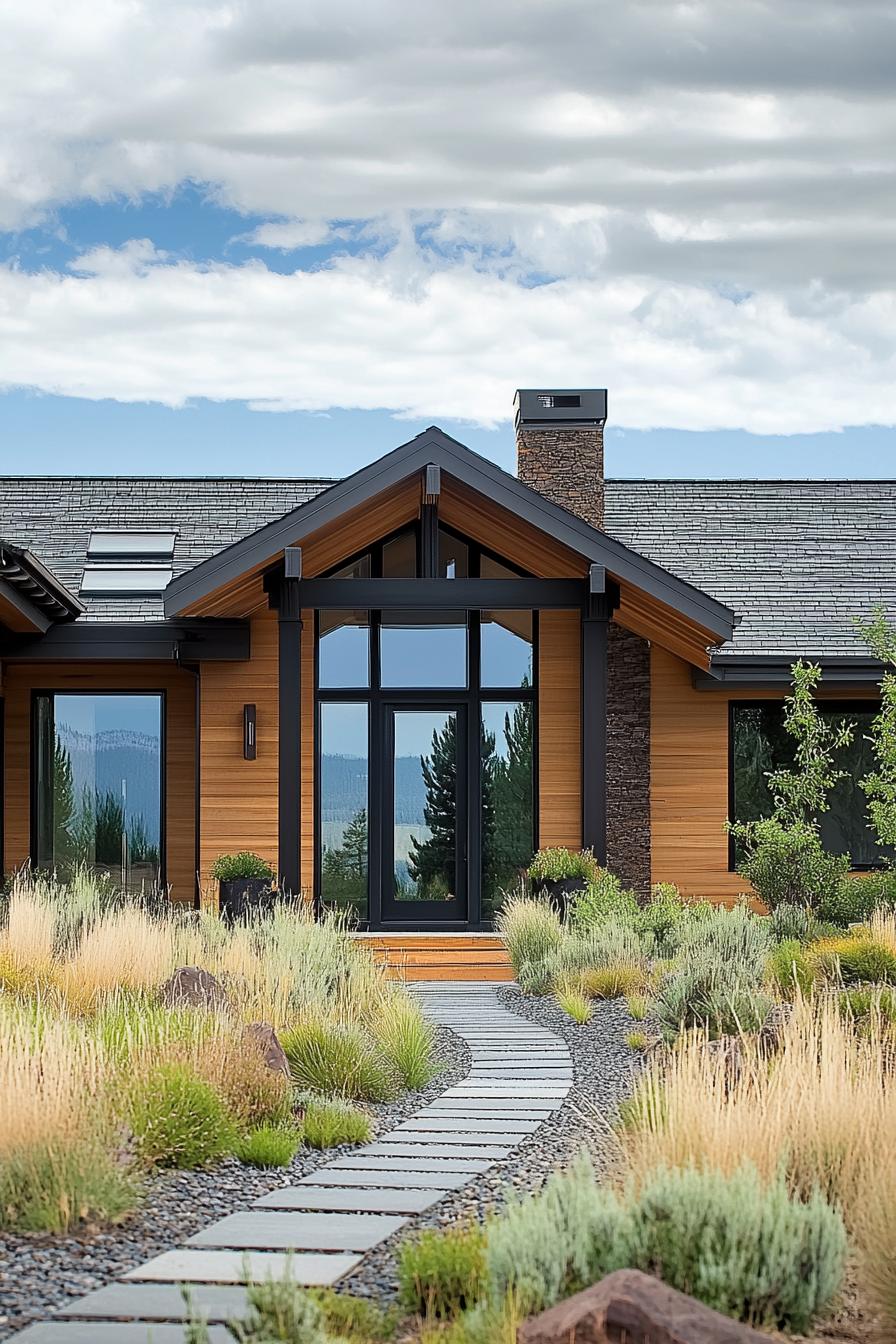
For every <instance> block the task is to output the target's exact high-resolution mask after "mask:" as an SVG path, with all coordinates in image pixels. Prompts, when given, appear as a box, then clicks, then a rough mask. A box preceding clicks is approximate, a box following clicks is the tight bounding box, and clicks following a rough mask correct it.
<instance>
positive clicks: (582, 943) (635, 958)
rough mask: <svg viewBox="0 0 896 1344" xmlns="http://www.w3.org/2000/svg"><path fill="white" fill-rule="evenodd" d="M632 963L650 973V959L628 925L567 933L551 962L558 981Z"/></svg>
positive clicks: (606, 925) (550, 964)
mask: <svg viewBox="0 0 896 1344" xmlns="http://www.w3.org/2000/svg"><path fill="white" fill-rule="evenodd" d="M607 966H628V967H632V968H634V969H636V970H639V971H640V972H641V974H642V983H643V976H644V975H645V974H646V969H647V959H646V958H645V956H644V954H643V952H642V950H641V942H640V939H639V938H638V935H637V933H636V931H635V930H634V929H633V928H632V927H631V926H630V925H628V924H623V923H609V924H604V925H595V927H594V928H591V929H588V930H587V931H585V932H583V933H573V934H567V935H566V937H565V938H564V939H563V941H562V942H561V943H560V945H559V947H557V949H556V951H555V952H554V953H553V955H552V956H551V958H550V960H549V962H548V968H547V969H548V972H549V974H550V977H551V979H552V981H553V982H554V983H559V982H560V981H561V980H564V979H569V978H571V977H577V976H579V975H580V974H581V973H582V972H584V971H591V970H597V969H600V968H602V967H607Z"/></svg>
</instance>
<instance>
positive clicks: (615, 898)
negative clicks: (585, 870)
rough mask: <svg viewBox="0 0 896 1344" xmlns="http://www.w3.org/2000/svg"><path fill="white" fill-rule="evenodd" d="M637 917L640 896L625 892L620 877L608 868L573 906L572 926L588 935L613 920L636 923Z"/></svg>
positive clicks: (598, 875) (571, 914)
mask: <svg viewBox="0 0 896 1344" xmlns="http://www.w3.org/2000/svg"><path fill="white" fill-rule="evenodd" d="M637 915H638V898H637V896H636V895H635V893H634V892H633V891H625V890H624V889H623V886H622V883H621V882H620V880H619V878H618V877H615V876H614V875H613V873H610V872H608V871H607V869H606V868H598V870H597V872H596V874H595V876H594V877H593V878H591V879H590V880H589V882H588V885H587V887H586V888H585V890H584V891H581V892H579V893H577V895H576V896H575V897H574V898H573V900H572V902H571V904H570V907H569V922H570V925H571V926H572V927H573V928H574V929H575V930H577V931H578V932H587V931H588V930H589V929H593V928H595V927H596V926H598V925H601V924H605V923H607V922H608V921H610V920H613V921H619V920H622V921H625V922H627V923H629V924H634V922H635V920H636V919H637Z"/></svg>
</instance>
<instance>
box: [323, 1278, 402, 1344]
mask: <svg viewBox="0 0 896 1344" xmlns="http://www.w3.org/2000/svg"><path fill="white" fill-rule="evenodd" d="M308 1296H309V1297H311V1298H312V1299H313V1300H314V1301H315V1302H316V1303H317V1305H318V1306H319V1307H320V1309H321V1312H322V1313H323V1318H324V1325H325V1326H326V1329H327V1332H328V1333H329V1334H331V1335H334V1336H335V1337H336V1338H337V1339H338V1340H339V1341H340V1344H342V1341H346V1342H347V1344H384V1341H386V1340H389V1339H391V1338H392V1337H393V1335H394V1334H395V1329H396V1326H397V1324H398V1309H397V1308H396V1307H395V1306H389V1307H386V1308H383V1307H380V1306H378V1305H377V1303H376V1302H371V1300H370V1299H369V1298H367V1297H355V1296H354V1295H353V1294H352V1293H337V1292H335V1291H334V1289H332V1288H312V1289H310V1291H309V1293H308Z"/></svg>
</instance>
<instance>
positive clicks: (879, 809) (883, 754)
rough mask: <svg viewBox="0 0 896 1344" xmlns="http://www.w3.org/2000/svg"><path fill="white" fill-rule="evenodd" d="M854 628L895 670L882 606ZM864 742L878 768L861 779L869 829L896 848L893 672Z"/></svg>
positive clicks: (895, 649)
mask: <svg viewBox="0 0 896 1344" xmlns="http://www.w3.org/2000/svg"><path fill="white" fill-rule="evenodd" d="M856 628H857V629H858V631H859V633H860V634H861V636H862V638H863V639H864V640H865V643H866V644H867V645H868V647H869V649H870V650H871V652H872V653H873V654H874V656H875V658H879V659H880V661H881V662H882V663H884V664H886V665H887V666H888V668H896V630H894V629H893V627H892V626H891V625H890V623H889V621H888V620H887V617H886V614H885V612H884V609H883V607H875V609H874V612H873V613H872V618H871V620H870V621H861V620H857V621H856ZM867 740H868V741H869V742H870V743H871V747H872V750H873V751H874V755H875V757H876V759H877V769H876V770H874V771H872V772H871V774H869V775H866V776H865V778H864V779H863V780H862V788H863V789H864V790H865V795H866V797H867V799H868V815H869V817H870V818H871V828H872V830H873V831H874V833H875V835H876V836H877V839H878V842H879V843H880V844H881V845H896V673H894V672H891V671H889V670H888V671H886V672H884V674H883V677H882V678H881V683H880V713H879V714H878V715H877V718H876V719H875V720H874V723H873V724H872V726H871V733H870V735H869V736H868V739H867Z"/></svg>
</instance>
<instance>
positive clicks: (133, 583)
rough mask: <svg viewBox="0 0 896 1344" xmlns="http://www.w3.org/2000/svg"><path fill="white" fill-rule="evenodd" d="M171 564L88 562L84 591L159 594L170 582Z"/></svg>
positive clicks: (90, 592)
mask: <svg viewBox="0 0 896 1344" xmlns="http://www.w3.org/2000/svg"><path fill="white" fill-rule="evenodd" d="M172 573H173V570H172V568H171V566H170V565H85V566H84V574H83V576H82V578H81V592H82V593H88V594H91V595H93V596H94V597H96V596H98V595H100V594H104V595H110V594H114V593H118V594H123V593H127V594H128V595H129V596H132V597H134V596H143V595H148V594H154V593H160V592H161V591H162V590H163V588H166V587H167V586H168V584H169V583H170V582H171V576H172Z"/></svg>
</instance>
